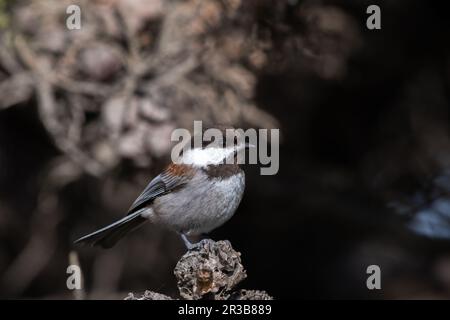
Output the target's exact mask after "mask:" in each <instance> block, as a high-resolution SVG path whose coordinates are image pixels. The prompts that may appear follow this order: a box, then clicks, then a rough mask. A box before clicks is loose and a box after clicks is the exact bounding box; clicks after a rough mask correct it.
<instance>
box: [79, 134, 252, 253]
mask: <svg viewBox="0 0 450 320" xmlns="http://www.w3.org/2000/svg"><path fill="white" fill-rule="evenodd" d="M227 128H228V129H229V127H220V129H219V130H220V132H221V134H222V137H225V136H226V133H225V131H226V129H227ZM192 139H193V138H192ZM241 140H242V139H241ZM244 140H245V139H244ZM244 140H243V141H239V139H236V138H235V139H234V143H233V144H232V145H229V144H228V145H226V144H225V143H222V142H221V143H219V144H217V143H216V144H212V143H209V144H208V143H207V142H204V141H202V143H201V145H200V146H197V147H195V145H194V148H188V149H187V150H184V149H183V152H182V153H181V156H180V160H179V161H177V162H175V163H174V162H172V163H171V164H169V165H168V166H167V167H166V168H165V169H164V170H163V171H162V172H161V173H160V174H159V175H158V176H156V177H155V178H154V179H153V180H151V181H150V183H149V184H148V185H147V186H146V188H145V189H144V190H143V192H142V193H141V194H140V195H139V196H138V197H137V199H136V200H135V201H134V202H133V204H132V205H131V207H130V208H129V210H128V212H127V214H126V216H125V217H123V218H122V219H120V220H117V221H116V222H114V223H112V224H110V225H108V226H106V227H104V228H101V229H99V230H97V231H95V232H93V233H90V234H88V235H86V236H83V237H81V238H79V239H78V240H76V241H75V244H86V245H91V246H100V247H102V248H111V247H113V246H114V245H115V244H116V243H117V242H118V241H119V240H120V239H122V238H123V237H125V236H126V235H127V234H128V233H130V232H131V231H133V230H135V229H137V228H138V227H140V226H141V225H143V224H145V223H146V222H151V223H153V224H158V225H163V226H165V227H167V228H169V229H172V230H174V231H176V232H177V233H178V234H179V235H180V236H181V239H182V240H183V242H184V244H185V246H186V248H187V249H188V250H191V249H193V248H195V247H196V246H198V245H199V244H200V243H201V241H199V242H197V243H192V242H191V241H190V240H189V238H188V237H190V236H198V235H204V234H207V233H209V232H210V231H212V230H214V229H216V228H217V227H219V226H221V225H223V224H224V223H225V222H227V221H228V220H229V219H230V218H231V217H232V216H233V215H234V213H235V211H236V209H237V208H238V206H239V204H240V202H241V199H242V197H243V193H244V189H245V173H244V171H243V169H242V168H241V167H240V165H239V164H237V163H236V161H235V160H236V157H237V154H238V153H239V152H241V151H243V150H245V149H248V148H252V147H255V146H254V145H252V144H250V143H246V142H245V141H244ZM223 141H225V139H223ZM191 144H192V142H191ZM230 158H233V161H231V163H230V161H229V160H230Z"/></svg>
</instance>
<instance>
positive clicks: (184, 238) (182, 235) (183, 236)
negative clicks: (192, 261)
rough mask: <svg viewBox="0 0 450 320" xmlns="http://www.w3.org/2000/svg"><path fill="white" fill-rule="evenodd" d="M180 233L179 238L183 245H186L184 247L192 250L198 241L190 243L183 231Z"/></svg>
mask: <svg viewBox="0 0 450 320" xmlns="http://www.w3.org/2000/svg"><path fill="white" fill-rule="evenodd" d="M180 235H181V239H183V242H184V245H185V246H186V248H187V249H188V250H192V249H194V248H195V247H196V246H197V244H198V243H194V244H192V243H191V242H190V241H189V239H188V238H187V237H186V235H185V234H184V233H180Z"/></svg>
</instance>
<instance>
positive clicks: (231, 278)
mask: <svg viewBox="0 0 450 320" xmlns="http://www.w3.org/2000/svg"><path fill="white" fill-rule="evenodd" d="M174 274H175V277H176V278H177V286H178V290H179V291H180V296H181V299H185V300H199V299H209V300H272V299H273V298H272V297H271V296H269V295H268V294H267V293H266V292H265V291H260V290H245V289H240V290H235V289H234V288H235V287H236V286H237V285H238V284H239V283H240V282H241V281H242V280H244V279H245V278H246V277H247V274H246V272H245V270H244V266H243V265H242V263H241V254H240V253H239V252H237V251H235V250H234V249H233V247H232V246H231V243H230V242H229V241H217V242H215V241H213V240H210V239H207V240H203V241H202V242H201V244H200V245H199V246H198V247H196V248H194V249H192V250H190V251H188V252H186V253H185V254H184V255H183V256H182V257H181V259H180V260H179V261H178V263H177V265H176V267H175V270H174ZM173 299H174V298H171V297H169V296H166V295H164V294H161V293H157V292H153V291H145V293H144V294H135V293H129V294H128V296H127V297H126V298H125V300H173Z"/></svg>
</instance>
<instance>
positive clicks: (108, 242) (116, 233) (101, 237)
mask: <svg viewBox="0 0 450 320" xmlns="http://www.w3.org/2000/svg"><path fill="white" fill-rule="evenodd" d="M146 221H147V219H146V218H144V217H142V216H141V212H140V211H137V212H135V213H133V214H131V215H128V216H125V217H124V218H122V219H120V220H118V221H116V222H114V223H112V224H110V225H109V226H106V227H104V228H102V229H100V230H97V231H95V232H93V233H90V234H88V235H86V236H84V237H81V238H79V239H77V240H76V241H75V242H74V243H75V244H77V243H82V244H87V245H91V246H101V247H102V248H111V247H112V246H114V245H115V244H116V243H117V241H119V240H120V239H122V238H123V237H124V236H125V235H126V234H128V233H129V232H131V231H132V230H134V229H136V228H138V227H139V226H140V225H142V224H143V223H144V222H146Z"/></svg>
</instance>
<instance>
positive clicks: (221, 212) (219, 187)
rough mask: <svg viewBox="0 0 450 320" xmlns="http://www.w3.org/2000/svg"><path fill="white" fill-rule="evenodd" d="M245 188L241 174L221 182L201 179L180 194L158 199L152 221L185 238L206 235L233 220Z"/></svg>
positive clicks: (205, 177) (191, 183)
mask: <svg viewBox="0 0 450 320" xmlns="http://www.w3.org/2000/svg"><path fill="white" fill-rule="evenodd" d="M244 188H245V177H244V173H243V172H241V173H239V174H237V175H233V176H231V177H228V178H226V179H223V180H219V179H217V180H215V179H214V180H210V179H208V177H207V176H206V175H201V176H199V177H197V178H195V180H194V179H193V180H192V181H191V182H190V183H189V184H187V185H186V186H185V187H184V188H182V189H181V190H179V191H176V192H174V193H170V194H167V195H164V196H162V197H160V198H157V199H156V200H155V201H154V203H153V206H152V207H153V211H154V217H153V218H154V219H155V220H157V222H158V223H162V224H165V225H167V226H168V227H169V228H172V229H174V230H176V231H178V232H181V233H184V234H187V235H197V234H202V233H208V232H210V231H211V230H213V229H215V228H217V227H219V226H221V225H222V224H224V223H225V222H226V221H227V220H228V219H230V218H231V217H232V216H233V214H234V212H235V211H236V209H237V207H238V206H239V203H240V202H241V199H242V195H243V193H244ZM155 222H156V221H155Z"/></svg>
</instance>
